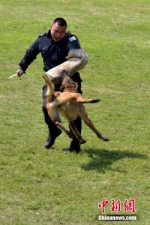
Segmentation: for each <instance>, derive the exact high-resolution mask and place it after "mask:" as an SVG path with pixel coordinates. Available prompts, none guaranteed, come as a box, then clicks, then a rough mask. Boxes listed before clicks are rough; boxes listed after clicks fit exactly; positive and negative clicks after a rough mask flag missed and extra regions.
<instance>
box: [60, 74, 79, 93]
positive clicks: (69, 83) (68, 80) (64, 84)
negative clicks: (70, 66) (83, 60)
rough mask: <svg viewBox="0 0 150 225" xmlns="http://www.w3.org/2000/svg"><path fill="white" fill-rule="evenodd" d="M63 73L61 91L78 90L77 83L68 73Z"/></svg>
mask: <svg viewBox="0 0 150 225" xmlns="http://www.w3.org/2000/svg"><path fill="white" fill-rule="evenodd" d="M61 73H62V74H61V77H62V86H61V91H62V90H64V89H65V88H68V87H71V88H75V89H76V83H75V82H74V81H73V80H72V79H71V78H70V77H69V76H68V74H69V73H68V71H66V70H63V71H62V72H61Z"/></svg>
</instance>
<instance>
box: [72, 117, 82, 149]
mask: <svg viewBox="0 0 150 225" xmlns="http://www.w3.org/2000/svg"><path fill="white" fill-rule="evenodd" d="M73 122H74V125H75V126H76V128H77V130H78V131H79V133H80V134H81V128H82V124H81V119H80V118H79V117H78V118H77V119H76V120H75V121H73ZM69 151H70V152H76V153H79V152H80V151H81V149H80V143H79V141H78V139H77V138H76V137H75V136H74V138H73V140H72V142H71V144H70V147H69Z"/></svg>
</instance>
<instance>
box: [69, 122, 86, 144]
mask: <svg viewBox="0 0 150 225" xmlns="http://www.w3.org/2000/svg"><path fill="white" fill-rule="evenodd" d="M69 127H70V128H71V130H72V132H73V133H74V135H75V136H76V138H77V139H78V141H79V143H80V144H84V143H85V142H86V140H84V139H83V138H82V136H81V134H80V133H79V131H78V130H77V128H76V126H75V125H74V122H73V121H70V122H69Z"/></svg>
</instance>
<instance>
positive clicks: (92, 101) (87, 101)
mask: <svg viewBox="0 0 150 225" xmlns="http://www.w3.org/2000/svg"><path fill="white" fill-rule="evenodd" d="M99 101H100V99H82V98H81V99H80V98H79V99H78V100H77V102H78V103H96V102H99Z"/></svg>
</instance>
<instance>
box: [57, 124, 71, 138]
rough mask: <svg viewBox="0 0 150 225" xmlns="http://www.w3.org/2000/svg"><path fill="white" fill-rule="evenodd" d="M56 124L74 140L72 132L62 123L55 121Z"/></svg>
mask: <svg viewBox="0 0 150 225" xmlns="http://www.w3.org/2000/svg"><path fill="white" fill-rule="evenodd" d="M55 124H56V125H57V126H58V127H59V128H60V129H61V130H63V131H64V132H65V133H66V134H67V135H68V136H69V137H70V138H72V139H73V137H74V135H73V134H72V132H70V131H69V130H67V129H66V128H65V127H64V126H63V125H62V123H61V122H60V121H55Z"/></svg>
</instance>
